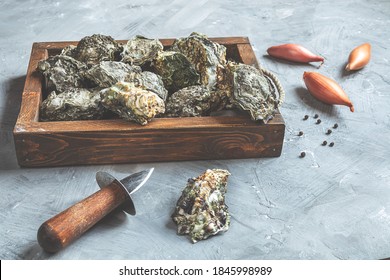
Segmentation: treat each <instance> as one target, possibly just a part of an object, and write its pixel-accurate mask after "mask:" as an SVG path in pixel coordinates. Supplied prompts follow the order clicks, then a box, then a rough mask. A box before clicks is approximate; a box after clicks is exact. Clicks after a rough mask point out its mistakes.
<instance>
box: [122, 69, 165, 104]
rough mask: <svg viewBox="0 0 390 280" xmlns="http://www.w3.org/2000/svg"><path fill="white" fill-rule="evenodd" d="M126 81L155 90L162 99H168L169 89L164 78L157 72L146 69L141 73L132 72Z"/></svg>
mask: <svg viewBox="0 0 390 280" xmlns="http://www.w3.org/2000/svg"><path fill="white" fill-rule="evenodd" d="M125 81H126V82H131V83H134V85H135V86H141V87H144V88H145V89H147V90H150V91H153V92H154V93H156V94H157V95H158V96H159V97H160V98H161V99H162V100H164V101H166V100H167V97H168V91H167V90H166V89H165V87H164V83H163V80H162V78H161V77H160V76H159V75H157V74H155V73H152V72H149V71H144V72H141V73H131V74H130V76H129V77H127V78H126V80H125Z"/></svg>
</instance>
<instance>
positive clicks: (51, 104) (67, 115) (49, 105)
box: [40, 88, 104, 121]
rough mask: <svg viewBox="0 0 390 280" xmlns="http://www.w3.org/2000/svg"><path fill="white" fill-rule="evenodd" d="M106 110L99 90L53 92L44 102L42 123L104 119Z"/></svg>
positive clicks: (80, 89) (76, 89)
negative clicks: (102, 104) (101, 102)
mask: <svg viewBox="0 0 390 280" xmlns="http://www.w3.org/2000/svg"><path fill="white" fill-rule="evenodd" d="M103 113H104V108H103V107H102V106H101V104H100V94H99V90H92V91H89V90H87V89H84V88H73V89H68V90H66V91H64V92H62V93H59V94H57V93H56V92H55V91H53V92H51V93H50V94H49V96H48V97H47V98H46V99H45V100H44V101H43V102H42V104H41V108H40V119H41V121H74V120H92V119H100V118H102V116H103Z"/></svg>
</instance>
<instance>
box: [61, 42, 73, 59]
mask: <svg viewBox="0 0 390 280" xmlns="http://www.w3.org/2000/svg"><path fill="white" fill-rule="evenodd" d="M75 50H76V46H73V45H69V46H66V47H65V48H63V49H62V51H61V55H66V56H70V57H72V58H74V56H75Z"/></svg>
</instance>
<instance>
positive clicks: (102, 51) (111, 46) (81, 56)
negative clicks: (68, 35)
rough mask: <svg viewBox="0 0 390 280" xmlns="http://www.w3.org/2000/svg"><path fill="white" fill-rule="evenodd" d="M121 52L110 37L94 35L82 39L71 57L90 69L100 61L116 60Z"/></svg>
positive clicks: (119, 47) (120, 48)
mask: <svg viewBox="0 0 390 280" xmlns="http://www.w3.org/2000/svg"><path fill="white" fill-rule="evenodd" d="M121 51H122V47H121V46H120V45H119V44H118V43H117V42H116V41H115V40H114V39H113V38H112V37H111V36H106V35H101V34H94V35H92V36H86V37H84V38H82V39H81V40H80V42H79V43H78V44H77V47H76V49H74V50H73V51H72V55H73V57H74V58H75V59H77V60H79V61H82V62H84V63H86V64H87V66H88V67H91V66H92V65H95V64H98V63H99V62H101V61H106V60H109V61H110V60H117V59H118V58H119V54H120V52H121Z"/></svg>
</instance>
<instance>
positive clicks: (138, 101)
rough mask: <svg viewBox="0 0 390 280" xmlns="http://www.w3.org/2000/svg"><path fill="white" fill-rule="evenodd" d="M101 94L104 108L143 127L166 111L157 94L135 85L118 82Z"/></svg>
mask: <svg viewBox="0 0 390 280" xmlns="http://www.w3.org/2000/svg"><path fill="white" fill-rule="evenodd" d="M100 94H101V97H102V104H103V106H104V107H106V108H107V109H109V110H111V111H112V112H114V113H116V114H118V115H119V116H121V117H122V118H124V119H127V120H132V121H135V122H137V123H139V124H141V125H145V124H147V123H148V121H150V120H151V119H152V118H153V117H155V116H156V115H157V114H162V113H164V111H165V104H164V101H163V100H162V99H161V98H160V97H159V96H158V95H157V94H156V93H154V92H152V91H149V90H146V89H145V88H144V87H137V86H135V85H134V83H128V82H118V83H116V84H115V85H113V86H112V87H110V88H107V89H104V90H102V91H101V92H100Z"/></svg>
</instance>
